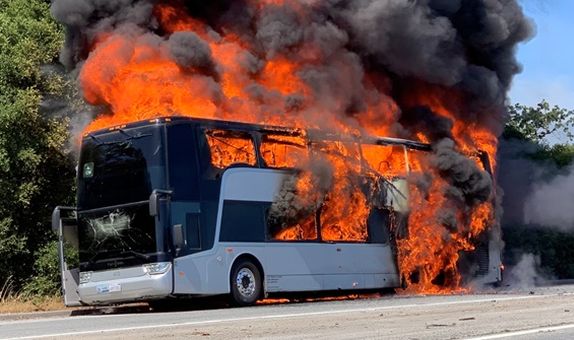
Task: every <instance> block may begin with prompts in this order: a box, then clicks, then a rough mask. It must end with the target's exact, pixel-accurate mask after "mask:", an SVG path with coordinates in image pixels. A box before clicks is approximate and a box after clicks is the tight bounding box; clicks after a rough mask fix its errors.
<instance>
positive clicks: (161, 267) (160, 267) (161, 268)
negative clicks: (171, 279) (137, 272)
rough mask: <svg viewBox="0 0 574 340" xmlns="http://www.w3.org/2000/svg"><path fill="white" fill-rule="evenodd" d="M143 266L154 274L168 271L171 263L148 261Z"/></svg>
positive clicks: (149, 272) (147, 271)
mask: <svg viewBox="0 0 574 340" xmlns="http://www.w3.org/2000/svg"><path fill="white" fill-rule="evenodd" d="M143 266H144V269H145V271H146V273H148V274H150V275H154V274H163V273H165V272H167V271H168V270H169V268H170V266H171V263H169V262H158V263H147V264H144V265H143Z"/></svg>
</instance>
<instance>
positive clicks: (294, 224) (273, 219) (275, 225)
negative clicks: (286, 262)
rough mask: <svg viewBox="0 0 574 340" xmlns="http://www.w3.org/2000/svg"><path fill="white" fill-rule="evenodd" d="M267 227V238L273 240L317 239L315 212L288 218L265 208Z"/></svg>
mask: <svg viewBox="0 0 574 340" xmlns="http://www.w3.org/2000/svg"><path fill="white" fill-rule="evenodd" d="M266 215H267V228H268V231H269V233H268V235H269V239H271V240H274V241H314V240H317V236H318V232H317V223H316V213H315V212H314V211H311V212H307V214H305V216H301V217H300V218H297V219H292V220H290V219H289V217H286V216H281V215H278V214H276V213H274V211H272V210H271V209H268V210H267V214H266Z"/></svg>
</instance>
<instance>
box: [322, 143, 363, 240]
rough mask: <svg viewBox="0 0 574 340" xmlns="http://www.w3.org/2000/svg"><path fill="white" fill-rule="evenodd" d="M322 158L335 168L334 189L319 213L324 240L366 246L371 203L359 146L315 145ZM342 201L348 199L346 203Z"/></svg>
mask: <svg viewBox="0 0 574 340" xmlns="http://www.w3.org/2000/svg"><path fill="white" fill-rule="evenodd" d="M313 149H314V150H316V151H317V152H318V153H319V155H320V157H325V158H326V159H327V160H328V162H329V164H331V166H332V176H334V177H333V178H337V180H336V181H332V183H331V186H330V189H329V190H327V191H326V194H325V195H324V197H323V198H322V201H323V202H322V204H321V205H320V209H319V225H320V232H321V239H322V240H324V241H333V242H336V241H345V242H366V241H367V239H368V232H367V219H368V216H369V211H370V207H369V202H368V200H367V196H366V194H365V192H364V186H363V184H364V183H363V176H362V174H361V150H360V145H359V144H358V143H350V142H340V141H322V142H318V143H314V144H313ZM341 197H346V199H344V200H342V199H341Z"/></svg>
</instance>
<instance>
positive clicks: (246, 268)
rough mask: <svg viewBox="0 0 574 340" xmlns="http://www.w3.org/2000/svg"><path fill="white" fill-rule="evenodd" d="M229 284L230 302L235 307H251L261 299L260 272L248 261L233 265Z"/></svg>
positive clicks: (242, 260) (244, 260) (240, 261)
mask: <svg viewBox="0 0 574 340" xmlns="http://www.w3.org/2000/svg"><path fill="white" fill-rule="evenodd" d="M229 284H230V288H231V302H232V303H233V304H234V305H236V306H251V305H253V304H255V302H256V301H257V300H258V299H259V298H260V297H261V291H262V280H261V272H260V271H259V268H257V266H256V265H255V264H254V263H253V262H251V261H250V260H248V259H241V260H239V261H237V262H236V263H235V264H234V265H233V268H232V270H231V277H230V282H229Z"/></svg>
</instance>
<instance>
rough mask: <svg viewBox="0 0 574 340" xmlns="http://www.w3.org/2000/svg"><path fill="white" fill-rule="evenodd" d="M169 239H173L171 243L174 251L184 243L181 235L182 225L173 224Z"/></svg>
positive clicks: (177, 250)
mask: <svg viewBox="0 0 574 340" xmlns="http://www.w3.org/2000/svg"><path fill="white" fill-rule="evenodd" d="M171 239H172V240H173V245H174V247H175V251H176V253H178V252H179V250H180V249H182V248H183V246H184V245H185V240H184V237H183V225H181V224H174V225H173V226H172V228H171Z"/></svg>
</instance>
